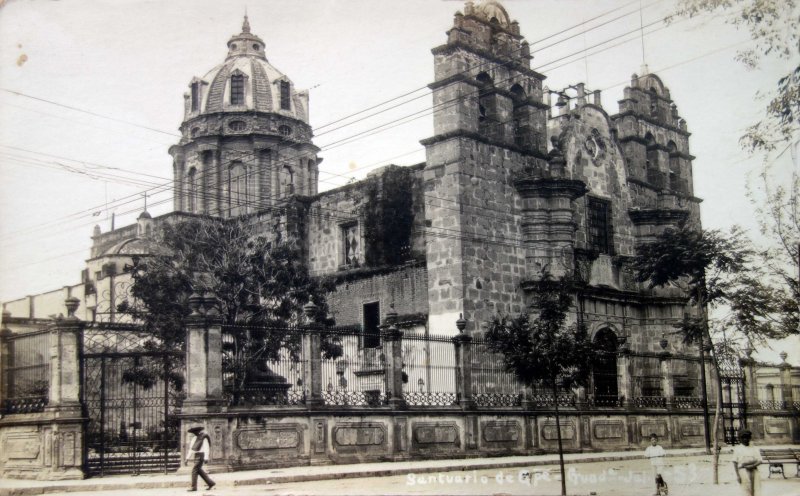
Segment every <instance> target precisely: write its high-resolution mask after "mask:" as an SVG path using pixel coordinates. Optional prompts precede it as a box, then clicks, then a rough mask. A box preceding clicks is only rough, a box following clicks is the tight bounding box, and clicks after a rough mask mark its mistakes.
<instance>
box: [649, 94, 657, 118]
mask: <svg viewBox="0 0 800 496" xmlns="http://www.w3.org/2000/svg"><path fill="white" fill-rule="evenodd" d="M648 96H649V97H650V98H649V100H650V117H656V118H658V117H659V116H660V113H659V111H658V93H657V92H656V89H655V88H650V91H649V93H648Z"/></svg>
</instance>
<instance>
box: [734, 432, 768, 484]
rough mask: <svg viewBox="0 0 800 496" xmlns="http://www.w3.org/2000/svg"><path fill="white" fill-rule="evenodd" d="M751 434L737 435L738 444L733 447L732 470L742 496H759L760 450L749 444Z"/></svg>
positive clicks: (741, 433) (742, 433)
mask: <svg viewBox="0 0 800 496" xmlns="http://www.w3.org/2000/svg"><path fill="white" fill-rule="evenodd" d="M752 438H753V433H752V432H750V431H749V430H746V429H745V430H743V431H742V432H740V433H739V442H740V444H737V445H736V446H734V447H733V470H735V471H736V480H737V482H739V486H740V487H741V488H742V494H743V495H744V496H761V476H760V475H759V473H758V466H759V465H761V463H762V460H761V450H759V449H758V448H757V447H755V446H752V445H751V444H750V440H751V439H752Z"/></svg>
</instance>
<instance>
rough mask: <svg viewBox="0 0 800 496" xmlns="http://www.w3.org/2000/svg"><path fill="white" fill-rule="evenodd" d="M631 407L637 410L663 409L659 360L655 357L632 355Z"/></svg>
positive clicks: (662, 389)
mask: <svg viewBox="0 0 800 496" xmlns="http://www.w3.org/2000/svg"><path fill="white" fill-rule="evenodd" d="M630 360H631V362H632V363H631V368H632V370H633V377H632V378H631V380H632V381H633V398H632V400H633V406H635V407H637V408H665V407H666V406H667V400H666V398H665V397H664V388H663V377H664V376H663V374H662V371H661V360H660V359H659V358H658V357H656V356H650V355H632V356H631V358H630Z"/></svg>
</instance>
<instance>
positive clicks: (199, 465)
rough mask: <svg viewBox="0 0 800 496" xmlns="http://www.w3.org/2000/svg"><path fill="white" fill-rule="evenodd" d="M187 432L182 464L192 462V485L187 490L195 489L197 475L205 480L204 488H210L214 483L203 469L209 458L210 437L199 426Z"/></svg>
mask: <svg viewBox="0 0 800 496" xmlns="http://www.w3.org/2000/svg"><path fill="white" fill-rule="evenodd" d="M188 432H189V436H188V438H189V443H188V446H187V449H186V461H185V463H184V465H188V464H189V460H192V461H193V462H194V466H193V467H192V487H190V488H189V491H190V492H191V491H197V476H198V475H199V476H200V477H202V478H203V480H204V481H205V483H206V489H211V488H212V487H214V486H215V485H216V483H215V482H214V481H213V480H211V477H209V476H208V474H207V473H206V472H205V470H203V463H207V462H208V460H210V459H211V439H210V438H209V437H208V434H206V433H205V431H204V430H203V427H200V426H198V427H192V428H191V429H189V431H188Z"/></svg>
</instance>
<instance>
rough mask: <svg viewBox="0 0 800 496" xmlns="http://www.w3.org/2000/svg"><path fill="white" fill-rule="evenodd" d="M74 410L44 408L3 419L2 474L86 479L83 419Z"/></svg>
mask: <svg viewBox="0 0 800 496" xmlns="http://www.w3.org/2000/svg"><path fill="white" fill-rule="evenodd" d="M79 412H80V410H78V411H77V412H73V413H72V414H66V415H65V414H64V413H63V412H60V413H56V412H51V411H45V412H43V413H31V414H24V415H19V414H17V415H9V416H6V417H4V418H2V419H0V477H4V478H13V479H35V480H67V479H83V478H84V473H83V471H82V465H83V446H84V444H83V423H84V419H83V418H81V417H80V414H79Z"/></svg>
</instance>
